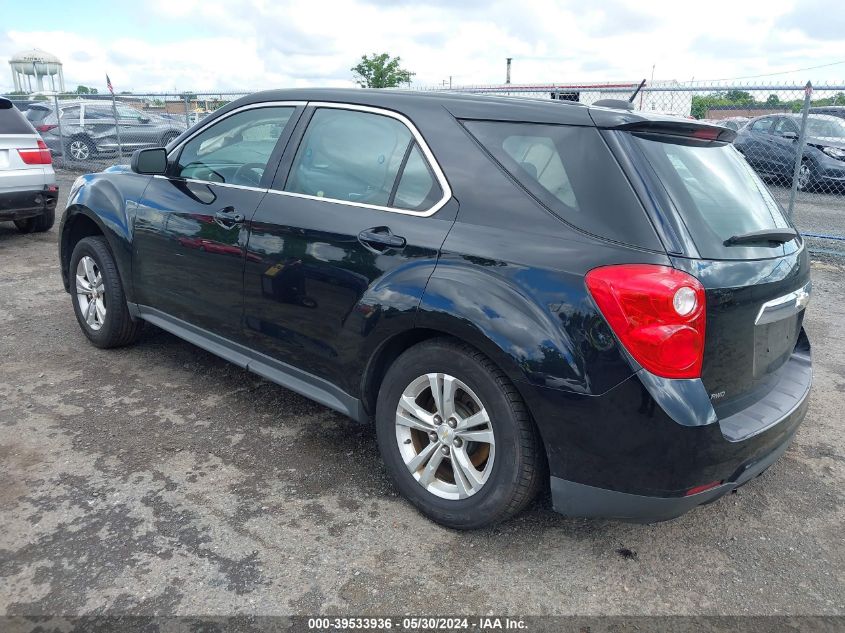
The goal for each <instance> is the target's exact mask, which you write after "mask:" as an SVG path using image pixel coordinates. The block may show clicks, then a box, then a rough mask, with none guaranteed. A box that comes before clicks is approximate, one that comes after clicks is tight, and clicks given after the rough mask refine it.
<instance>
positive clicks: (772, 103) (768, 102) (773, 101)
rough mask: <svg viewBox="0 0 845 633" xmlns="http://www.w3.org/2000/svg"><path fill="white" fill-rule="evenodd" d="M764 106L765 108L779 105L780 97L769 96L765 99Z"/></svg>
mask: <svg viewBox="0 0 845 633" xmlns="http://www.w3.org/2000/svg"><path fill="white" fill-rule="evenodd" d="M766 105H767V106H777V105H780V97H778V96H777V95H776V94H770V95H769V98H768V99H766Z"/></svg>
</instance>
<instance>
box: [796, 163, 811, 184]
mask: <svg viewBox="0 0 845 633" xmlns="http://www.w3.org/2000/svg"><path fill="white" fill-rule="evenodd" d="M809 186H810V166H809V165H808V164H807V163H801V167H799V168H798V188H799V189H802V190H803V189H806V188H807V187H809Z"/></svg>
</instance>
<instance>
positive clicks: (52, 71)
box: [9, 48, 65, 94]
mask: <svg viewBox="0 0 845 633" xmlns="http://www.w3.org/2000/svg"><path fill="white" fill-rule="evenodd" d="M9 66H11V68H12V83H13V84H14V86H15V92H26V93H30V94H31V93H33V92H44V91H45V90H49V91H51V92H64V91H65V77H64V74H63V73H62V62H61V61H59V58H58V57H56V56H55V55H51V54H50V53H48V52H46V51H42V50H41V49H39V48H34V49H32V50H31V51H22V52H20V53H16V54H14V55H12V58H11V59H10V60H9ZM45 78H46V79H47V80H48V81H49V85H48V86H47V87H46V88H45V83H46V82H45V81H44V80H45Z"/></svg>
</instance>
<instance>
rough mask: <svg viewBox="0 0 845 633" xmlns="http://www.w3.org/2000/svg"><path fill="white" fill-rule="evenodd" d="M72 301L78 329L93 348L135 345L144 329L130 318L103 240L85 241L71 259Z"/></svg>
mask: <svg viewBox="0 0 845 633" xmlns="http://www.w3.org/2000/svg"><path fill="white" fill-rule="evenodd" d="M68 275H69V277H70V291H71V300H72V301H73V311H74V314H75V315H76V320H77V321H78V322H79V327H81V328H82V331H83V333H84V334H85V336H87V337H88V340H89V341H91V342H92V343H93V344H94V345H95V346H97V347H102V348H108V347H121V346H123V345H129V344H131V343H134V342H135V341H136V340H137V339H138V335H139V334H140V333H141V329H142V326H143V322H142V321H136V320H134V319H133V318H132V316H131V315H130V314H129V309H128V308H127V305H126V295H125V293H124V292H123V284H122V283H121V281H120V274H119V273H118V272H117V265H116V264H115V261H114V257H113V256H112V254H111V251H110V250H109V246H108V242H106V238H104V237H102V236H95V237H86V238H83V239H81V240H79V242H77V244H76V246H75V247H74V249H73V253H72V254H71V256H70V267H69V269H68Z"/></svg>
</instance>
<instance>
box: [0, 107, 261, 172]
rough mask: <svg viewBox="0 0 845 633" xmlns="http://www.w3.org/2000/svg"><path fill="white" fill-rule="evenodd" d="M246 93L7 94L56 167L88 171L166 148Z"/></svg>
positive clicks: (125, 161)
mask: <svg viewBox="0 0 845 633" xmlns="http://www.w3.org/2000/svg"><path fill="white" fill-rule="evenodd" d="M245 94H246V93H213V94H211V93H208V94H197V93H181V94H173V93H149V94H138V93H133V94H121V95H111V94H103V95H101V94H85V95H80V94H76V93H69V94H53V95H46V96H45V95H39V96H37V97H35V98H33V99H22V98H21V97H19V96H18V97H16V96H13V95H12V96H9V97H8V98H9V99H11V100H12V102H13V103H15V105H17V106H18V108H20V109H21V110H23V112H24V115H25V116H26V117H27V119H29V121H30V122H31V123H32V124H33V125H34V126H35V129H36V130H38V132H39V133H40V134H41V137H42V138H43V139H44V142H45V143H47V146H48V147H49V148H50V150H51V152H52V154H53V162H54V165H55V166H56V167H58V168H60V169H67V170H71V171H79V172H91V171H98V170H101V169H104V168H106V167H108V166H110V165H115V164H120V163H127V162H128V161H129V158H130V157H131V156H132V153H133V152H134V151H135V150H136V149H139V148H142V147H160V146H163V145H167V144H168V143H169V142H170V141H171V140H173V139H174V138H176V137H177V136H179V135H180V134H181V133H182V132H184V131H185V130H186V129H188V128H189V127H191V126H192V125H194V124H195V123H197V122H198V121H201V120H202V119H203V118H205V117H206V116H208V115H209V114H210V113H211V112H214V110H216V109H218V108H220V107H222V106H224V105H226V104H227V103H229V102H230V101H233V100H235V99H237V98H239V97H242V96H244V95H245Z"/></svg>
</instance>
